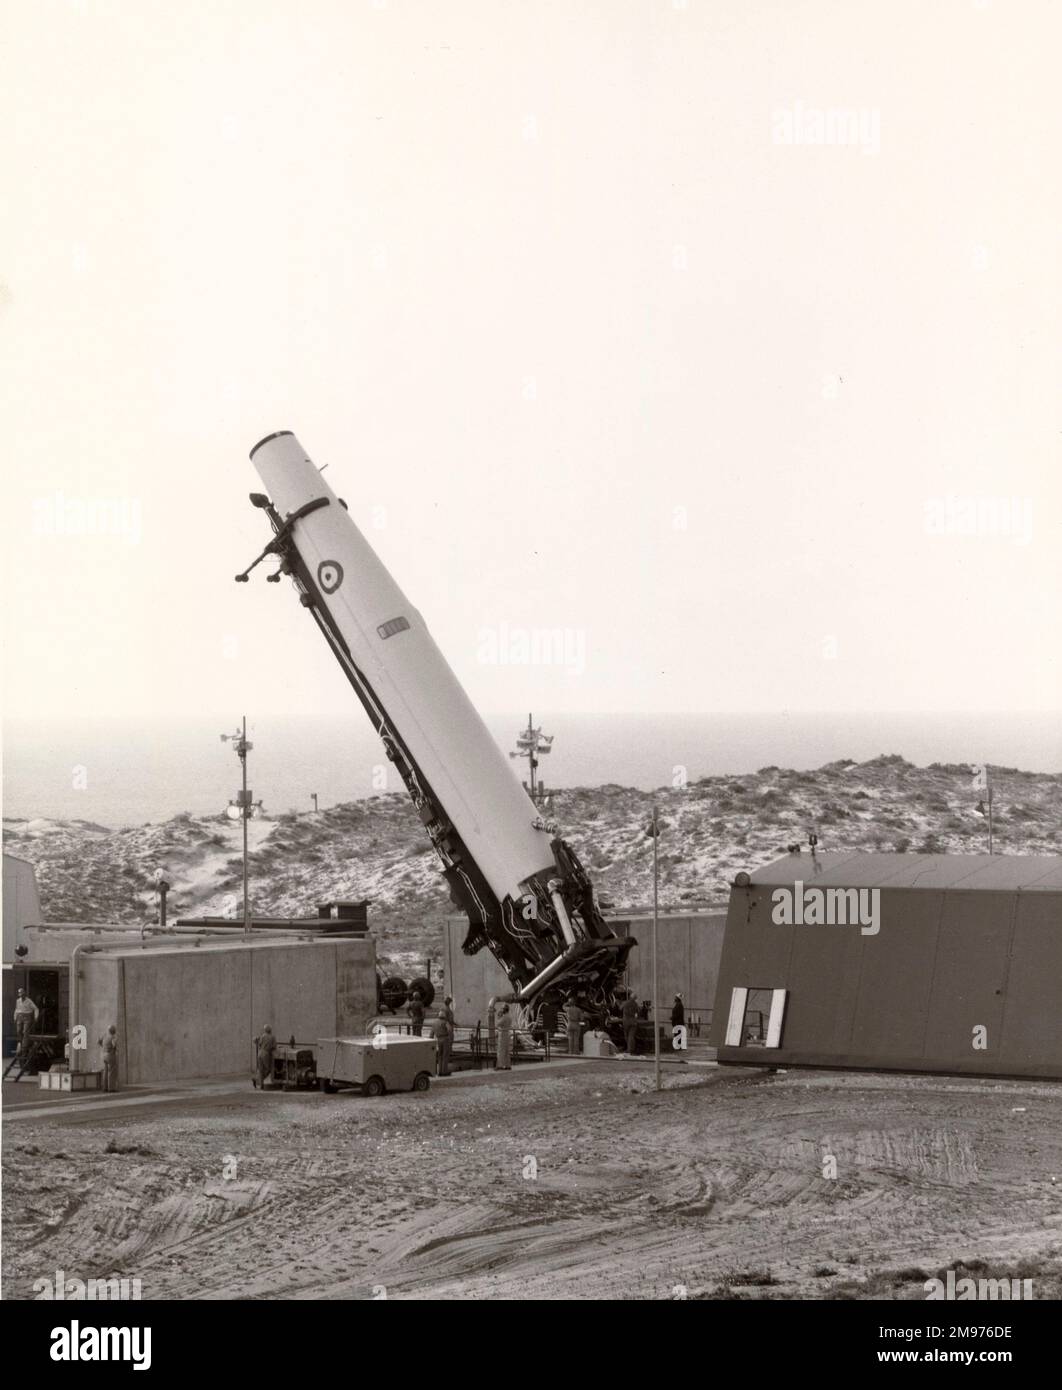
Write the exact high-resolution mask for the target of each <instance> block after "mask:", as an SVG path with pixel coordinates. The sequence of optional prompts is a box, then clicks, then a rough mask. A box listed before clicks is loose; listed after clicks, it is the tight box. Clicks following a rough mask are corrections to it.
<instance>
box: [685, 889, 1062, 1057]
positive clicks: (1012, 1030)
mask: <svg viewBox="0 0 1062 1390" xmlns="http://www.w3.org/2000/svg"><path fill="white" fill-rule="evenodd" d="M771 908H772V903H771V894H770V891H769V890H768V889H767V888H761V887H757V886H753V887H752V888H751V889H739V888H735V889H734V890H733V892H732V895H731V901H730V909H729V913H728V916H727V925H726V936H725V941H724V945H723V955H722V962H721V965H720V971H719V986H718V990H717V993H716V1003H715V1017H714V1021H713V1026H712V1030H711V1042H712V1044H713V1046H715V1047H716V1048H718V1049H719V1060H720V1061H721V1062H753V1063H758V1064H764V1063H767V1062H769V1063H771V1064H772V1065H777V1066H786V1065H794V1066H828V1067H829V1066H836V1067H860V1068H867V1069H872V1070H897V1071H928V1072H943V1073H951V1074H969V1075H986V1076H994V1075H998V1076H1042V1077H1060V1078H1062V893H1059V892H1057V891H1053V890H1036V889H1030V890H1026V891H1020V892H1018V891H1014V892H1008V891H1004V890H988V889H966V890H963V889H961V888H906V887H904V888H891V889H890V888H882V889H881V928H880V931H879V932H878V934H877V935H863V934H862V933H861V932H860V929H859V927H858V926H857V925H849V926H784V925H778V924H776V923H774V922H773V921H772V920H771ZM735 987H745V988H751V989H785V990H787V991H788V996H787V999H786V1012H785V1020H784V1025H783V1029H782V1038H781V1046H780V1047H779V1048H772V1049H770V1050H769V1051H767V1050H766V1049H764V1048H762V1047H757V1046H744V1045H742V1046H737V1047H728V1046H726V1045H725V1041H724V1039H725V1030H726V1023H727V1017H728V1013H729V1008H730V999H731V993H732V990H733V989H734V988H735ZM975 1028H976V1029H984V1030H985V1033H984V1038H985V1042H986V1046H984V1047H983V1048H975V1047H974V1045H973V1040H974V1030H975Z"/></svg>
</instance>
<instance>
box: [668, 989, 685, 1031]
mask: <svg viewBox="0 0 1062 1390" xmlns="http://www.w3.org/2000/svg"><path fill="white" fill-rule="evenodd" d="M685 1024H686V1006H685V1004H684V1003H683V1002H682V995H681V994H676V995H675V1002H674V1003H673V1004H672V1005H671V1026H672V1028H679V1027H685Z"/></svg>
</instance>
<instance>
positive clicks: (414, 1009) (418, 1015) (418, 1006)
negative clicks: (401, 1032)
mask: <svg viewBox="0 0 1062 1390" xmlns="http://www.w3.org/2000/svg"><path fill="white" fill-rule="evenodd" d="M406 1013H407V1014H409V1024H410V1032H411V1033H412V1034H413V1036H414V1037H415V1038H419V1037H420V1036H421V1034H422V1033H423V1031H424V1004H423V1002H422V1001H421V997H420V991H419V990H415V991H414V993H413V998H412V999H411V1000H410V1001H409V1007H408V1008H407V1009H406Z"/></svg>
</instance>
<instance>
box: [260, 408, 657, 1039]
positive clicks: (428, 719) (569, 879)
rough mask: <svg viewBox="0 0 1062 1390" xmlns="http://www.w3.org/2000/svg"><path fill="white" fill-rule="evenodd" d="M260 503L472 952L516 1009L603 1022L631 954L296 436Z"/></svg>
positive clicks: (284, 438) (276, 456)
mask: <svg viewBox="0 0 1062 1390" xmlns="http://www.w3.org/2000/svg"><path fill="white" fill-rule="evenodd" d="M251 459H252V461H253V463H254V466H255V468H256V469H257V470H258V473H259V475H260V476H261V479H262V481H263V483H264V484H265V486H266V488H267V490H268V494H269V495H268V496H262V495H261V494H257V493H256V494H252V499H251V500H252V501H253V502H254V504H255V505H256V506H259V507H262V508H264V509H265V510H266V511H267V512H268V515H269V519H270V522H271V524H272V526H273V530H274V532H275V536H274V539H273V541H272V542H271V543H270V544H269V545H268V546H267V547H266V549H265V551H263V553H262V554H261V555H260V556H259V557H258V559H257V560H256V561H255V562H254V564H253V565H251V566H250V567H249V569H248V570H246V571H244V573H243V574H239V575H237V576H236V578H237V579H238V580H241V581H242V580H246V578H247V576H248V574H249V573H250V570H251V569H253V568H254V567H255V565H257V564H258V563H260V561H261V560H263V559H265V557H266V556H267V555H275V556H277V557H278V558H279V560H280V570H279V571H278V573H277V574H276V575H271V576H270V578H271V579H277V578H279V577H280V574H289V575H291V577H292V578H293V580H294V582H295V585H296V587H297V588H298V590H299V593H300V596H301V599H302V602H303V604H304V605H305V606H306V607H307V608H308V609H309V610H310V612H311V614H312V615H313V617H314V620H315V621H316V622H317V625H318V626H319V627H320V629H321V631H322V632H323V633H324V635H325V637H326V638H327V639H328V642H329V643H330V645H331V647H332V649H333V652H334V653H335V655H336V657H337V659H338V661H339V663H340V665H341V666H342V667H343V670H344V672H345V674H346V676H347V678H348V680H349V681H350V683H351V685H352V686H353V687H354V690H355V691H356V693H357V695H358V698H359V699H360V700H361V703H362V704H363V706H364V707H365V709H366V711H367V713H368V715H369V717H370V719H371V720H372V721H373V724H374V727H375V728H376V731H377V733H378V734H379V735H380V737H381V739H382V740H383V744H384V748H385V750H386V752H387V755H388V757H389V758H390V759H391V761H392V762H393V763H394V765H395V767H396V769H397V771H398V772H399V774H400V776H401V777H402V780H403V782H404V783H405V785H406V787H407V789H408V791H409V793H410V795H411V797H412V799H413V803H414V805H415V806H416V808H417V810H418V812H419V813H420V816H421V819H422V820H423V822H424V825H425V827H426V829H427V832H428V834H429V836H430V838H431V840H432V844H433V845H434V847H435V849H436V852H437V853H438V855H439V857H440V859H441V861H442V865H443V873H444V875H445V877H446V879H447V881H448V883H449V885H450V891H451V895H452V896H453V898H454V900H455V902H457V903H459V904H460V905H461V906H462V907H463V908H464V909H465V910H466V911H467V913H468V917H469V923H470V931H469V936H468V938H467V940H466V942H465V950H466V951H476V950H479V949H480V948H481V947H482V946H489V947H490V949H491V950H492V951H493V953H494V954H495V956H497V958H498V960H499V962H500V963H501V965H502V966H503V968H504V969H505V971H506V973H507V974H508V976H509V979H510V980H511V981H512V983H513V986H514V989H515V991H516V992H515V995H514V997H515V998H516V999H517V1000H518V1001H520V1002H521V1003H531V1002H533V1001H534V1000H536V999H538V1000H540V1002H541V1000H543V999H545V998H546V997H547V995H552V996H553V997H555V998H560V997H563V996H564V994H565V992H571V991H574V992H576V993H577V994H578V995H579V997H580V998H581V999H582V1000H583V1001H584V1002H585V1003H589V1004H590V1006H591V1008H592V1009H597V1010H599V1011H600V1013H601V1014H602V1015H603V1016H607V1015H608V1013H609V1011H610V1008H611V1003H612V1000H613V995H614V990H615V986H616V984H617V983H618V980H619V976H620V974H621V973H622V970H623V967H624V964H625V962H626V958H627V954H628V952H629V951H630V948H631V946H632V945H633V944H634V943H633V941H632V940H631V938H629V937H619V936H617V935H616V934H615V932H614V931H613V930H612V928H611V927H610V926H609V925H608V923H607V922H605V920H604V918H603V917H602V916H601V914H600V911H599V910H598V908H597V906H596V904H595V902H594V895H593V888H592V886H591V884H590V881H589V879H588V878H587V876H586V874H585V873H584V871H583V869H582V866H581V865H580V863H579V860H578V857H577V856H576V854H575V852H574V851H573V850H572V849H571V847H570V846H569V845H567V844H565V842H564V841H563V840H561V839H558V838H551V837H552V836H553V835H554V834H555V827H554V826H552V825H551V824H549V823H544V822H543V820H542V818H541V817H540V816H539V813H538V810H537V808H536V807H535V805H534V803H533V802H532V801H531V799H530V797H529V796H528V795H527V793H526V792H525V791H524V789H523V787H522V786H521V784H520V782H519V781H518V780H517V778H516V775H515V773H514V772H513V769H512V767H511V766H510V763H509V761H508V759H507V758H506V757H505V756H504V754H503V753H502V751H501V749H500V748H499V747H498V745H497V744H496V743H495V741H494V739H493V738H492V737H491V734H490V731H489V730H488V729H487V726H486V725H485V724H484V723H483V720H482V719H481V718H480V716H479V714H478V713H477V712H476V709H475V707H474V706H473V704H472V702H471V701H470V700H469V698H468V696H467V695H466V694H465V692H464V690H463V689H462V687H461V684H460V682H459V681H458V679H457V677H456V676H455V675H454V673H453V671H452V670H451V669H450V666H449V664H448V662H447V661H446V658H445V657H444V656H443V654H442V652H441V651H440V650H439V648H438V647H437V646H436V645H435V642H434V641H433V640H432V637H431V634H430V633H429V632H428V629H427V627H426V626H425V624H424V620H423V618H422V617H421V616H420V614H419V613H418V612H417V610H416V609H415V608H414V607H413V605H412V604H411V603H410V601H409V600H408V599H407V598H406V596H405V594H404V593H403V592H402V590H401V589H400V588H399V587H398V585H397V584H396V583H395V581H394V579H393V578H392V577H391V575H390V573H389V572H388V570H387V569H386V567H385V566H384V565H383V564H382V562H381V561H380V559H379V557H378V556H377V555H376V553H375V552H374V551H373V549H372V547H371V546H370V545H369V543H368V541H367V540H366V539H365V537H364V536H363V535H362V534H361V532H360V531H359V530H358V528H357V526H356V525H355V524H354V522H353V520H352V519H351V517H350V515H349V513H348V511H347V507H346V503H345V502H343V501H342V499H340V498H339V497H337V496H336V494H335V493H334V492H333V491H332V489H331V488H330V487H329V485H328V483H327V482H325V480H324V478H323V477H322V475H321V473H320V472H319V471H318V469H317V468H316V466H315V465H314V464H313V462H312V461H311V460H310V458H309V457H308V456H307V454H306V451H305V450H304V449H303V448H302V446H301V445H300V444H299V441H298V440H297V439H296V438H295V436H294V435H293V434H291V433H290V431H287V430H285V431H282V432H280V433H279V434H271V435H269V436H268V437H267V438H266V439H263V440H262V441H261V442H260V443H258V444H256V445H255V447H254V449H253V450H252V451H251Z"/></svg>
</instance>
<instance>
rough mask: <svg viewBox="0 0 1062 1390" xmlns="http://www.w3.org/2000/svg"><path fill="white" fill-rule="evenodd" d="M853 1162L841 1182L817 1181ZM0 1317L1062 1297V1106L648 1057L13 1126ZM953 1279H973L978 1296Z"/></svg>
mask: <svg viewBox="0 0 1062 1390" xmlns="http://www.w3.org/2000/svg"><path fill="white" fill-rule="evenodd" d="M830 1156H832V1157H833V1158H834V1159H835V1160H836V1170H837V1176H836V1178H832V1177H830V1176H824V1174H826V1173H828V1172H829V1171H830V1169H831V1165H830V1164H829V1162H828V1158H829V1157H830ZM3 1174H4V1184H3V1222H4V1245H3V1274H4V1296H5V1297H6V1298H8V1299H13V1298H14V1299H18V1298H31V1297H33V1292H32V1285H33V1280H34V1279H36V1278H39V1277H41V1276H42V1275H47V1276H51V1275H53V1274H54V1271H56V1270H57V1269H62V1270H64V1271H66V1273H67V1274H68V1275H70V1274H76V1275H77V1276H78V1277H81V1278H91V1277H104V1276H106V1275H110V1274H113V1273H120V1274H123V1275H125V1276H127V1277H137V1278H139V1279H140V1280H141V1281H142V1290H143V1297H144V1298H147V1299H154V1298H164V1299H194V1298H212V1299H233V1298H258V1299H267V1298H285V1299H288V1298H336V1299H340V1298H342V1299H350V1298H355V1299H371V1298H373V1297H382V1296H385V1295H386V1296H387V1297H389V1298H479V1299H489V1298H496V1299H515V1298H524V1299H527V1298H534V1299H585V1298H608V1299H613V1298H648V1299H659V1298H675V1297H683V1296H688V1297H692V1298H696V1297H701V1298H837V1297H847V1298H924V1297H925V1293H924V1290H923V1288H922V1284H923V1282H924V1280H925V1279H926V1278H927V1277H929V1276H932V1275H934V1274H936V1273H937V1272H938V1271H940V1270H941V1269H943V1268H945V1267H948V1266H952V1265H956V1264H959V1265H965V1267H966V1270H967V1271H969V1272H975V1273H976V1272H981V1273H983V1274H984V1275H985V1276H987V1277H1003V1276H1006V1277H1032V1278H1033V1279H1034V1288H1035V1296H1036V1297H1038V1298H1052V1297H1059V1296H1062V1087H1060V1086H1052V1085H1051V1084H1049V1083H1044V1084H1033V1083H1021V1082H1012V1083H1011V1082H989V1081H968V1080H958V1079H954V1080H949V1079H941V1078H915V1077H889V1076H881V1075H875V1076H861V1075H854V1074H849V1075H844V1074H839V1073H825V1072H795V1071H791V1072H789V1073H787V1074H779V1075H774V1076H772V1075H767V1074H763V1073H751V1072H747V1071H733V1070H727V1069H721V1070H714V1069H712V1070H694V1069H692V1068H691V1069H689V1070H684V1071H676V1070H671V1071H669V1072H668V1074H667V1076H666V1089H665V1091H664V1092H663V1093H662V1094H655V1093H654V1092H653V1090H652V1069H651V1067H650V1066H647V1065H638V1064H630V1063H600V1064H585V1065H579V1064H574V1065H569V1066H568V1067H566V1068H560V1069H557V1070H553V1071H550V1072H544V1071H540V1072H538V1073H537V1074H536V1072H535V1070H534V1069H533V1068H530V1067H529V1068H527V1069H526V1070H522V1071H517V1072H516V1073H514V1074H513V1076H512V1078H510V1079H506V1080H502V1079H500V1078H494V1077H491V1076H480V1077H477V1078H475V1079H468V1080H466V1079H464V1078H458V1079H456V1080H454V1081H449V1082H446V1081H444V1082H441V1083H438V1084H435V1085H433V1087H432V1089H431V1092H430V1093H429V1094H428V1095H425V1096H420V1095H412V1094H407V1095H395V1096H385V1097H383V1098H381V1099H379V1100H367V1099H365V1098H363V1097H361V1096H359V1095H356V1094H355V1093H352V1092H346V1093H341V1094H339V1095H336V1096H323V1095H318V1094H316V1093H307V1094H290V1095H285V1094H283V1093H278V1094H272V1095H262V1094H261V1093H258V1092H255V1091H252V1090H251V1089H250V1086H249V1085H248V1087H247V1090H246V1093H243V1092H242V1091H238V1092H237V1091H234V1092H231V1093H229V1094H225V1095H221V1096H217V1095H215V1096H213V1097H205V1098H204V1097H202V1096H195V1097H191V1098H189V1099H187V1100H180V1101H178V1102H176V1103H169V1104H167V1105H164V1106H156V1107H152V1108H146V1109H134V1110H131V1111H130V1112H128V1113H126V1114H123V1113H120V1112H118V1111H112V1112H111V1113H110V1114H108V1115H106V1116H104V1115H102V1114H100V1115H94V1114H92V1112H91V1109H89V1110H88V1113H87V1114H86V1112H85V1110H79V1111H77V1112H71V1113H70V1114H68V1115H65V1116H63V1115H59V1114H56V1115H55V1116H54V1117H48V1118H46V1119H37V1118H32V1119H31V1118H29V1117H26V1118H23V1119H18V1120H15V1121H13V1122H9V1123H7V1124H6V1125H5V1131H4V1153H3ZM960 1277H961V1276H960Z"/></svg>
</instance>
